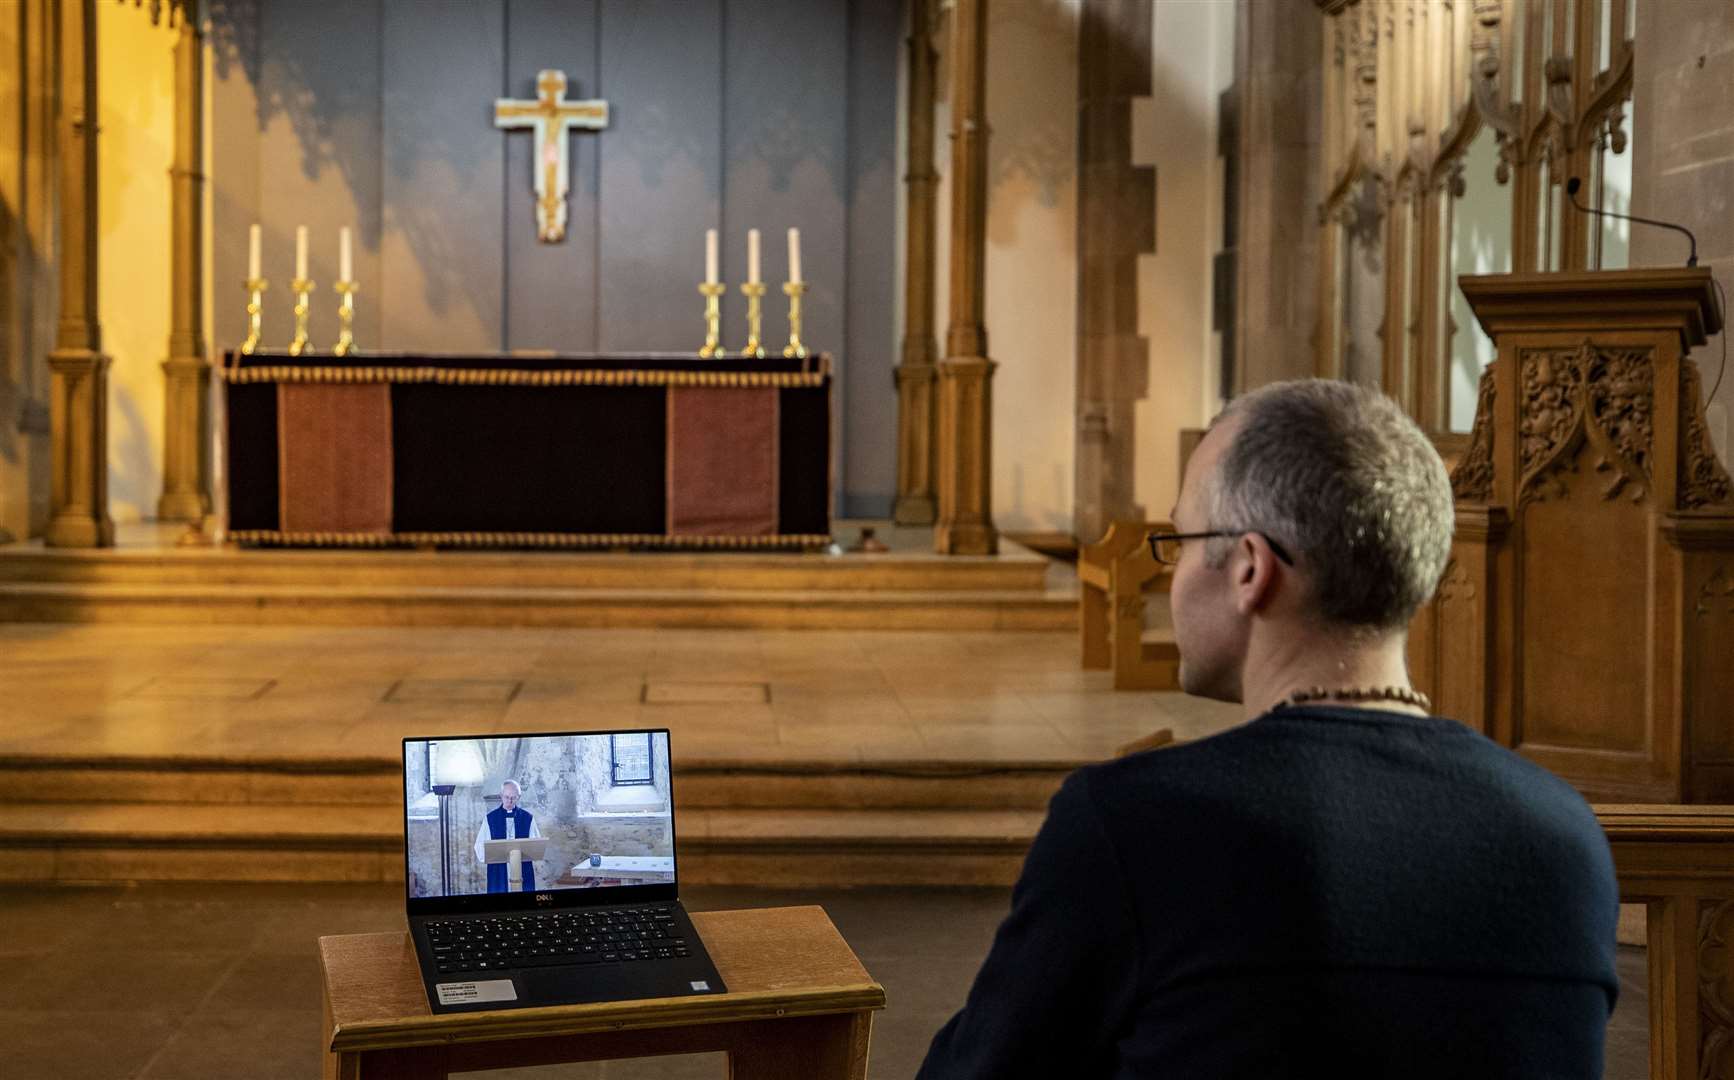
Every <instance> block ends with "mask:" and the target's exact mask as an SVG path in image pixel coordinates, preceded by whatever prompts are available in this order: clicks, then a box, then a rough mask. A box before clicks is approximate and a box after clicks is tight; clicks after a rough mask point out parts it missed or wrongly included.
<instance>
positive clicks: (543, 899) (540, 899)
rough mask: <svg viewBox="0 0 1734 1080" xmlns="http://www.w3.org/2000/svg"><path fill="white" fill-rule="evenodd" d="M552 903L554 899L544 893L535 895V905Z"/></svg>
mask: <svg viewBox="0 0 1734 1080" xmlns="http://www.w3.org/2000/svg"><path fill="white" fill-rule="evenodd" d="M553 902H554V898H553V897H552V896H550V895H548V894H547V893H545V892H539V893H537V894H536V903H538V904H552V903H553Z"/></svg>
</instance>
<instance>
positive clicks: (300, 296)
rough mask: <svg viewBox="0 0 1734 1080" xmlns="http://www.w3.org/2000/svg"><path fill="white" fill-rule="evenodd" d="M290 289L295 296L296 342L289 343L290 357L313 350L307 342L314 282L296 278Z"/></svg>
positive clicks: (290, 284)
mask: <svg viewBox="0 0 1734 1080" xmlns="http://www.w3.org/2000/svg"><path fill="white" fill-rule="evenodd" d="M289 289H290V291H292V292H293V293H294V294H295V340H294V341H291V342H290V343H289V355H290V356H300V355H301V354H302V353H305V352H311V351H312V350H313V346H312V345H311V344H310V343H309V342H308V340H307V311H308V307H307V297H308V294H310V293H312V292H313V281H312V280H311V279H310V278H296V279H295V280H294V281H291V282H290V283H289Z"/></svg>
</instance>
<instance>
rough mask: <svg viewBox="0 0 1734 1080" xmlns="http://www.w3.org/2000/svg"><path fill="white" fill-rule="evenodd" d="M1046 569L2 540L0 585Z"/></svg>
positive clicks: (695, 586) (806, 586) (939, 574)
mask: <svg viewBox="0 0 1734 1080" xmlns="http://www.w3.org/2000/svg"><path fill="white" fill-rule="evenodd" d="M1049 566H1050V564H1049V563H1048V561H1047V560H1046V559H1043V558H1041V557H1039V556H1037V555H1034V554H1032V553H1030V552H1027V551H1021V550H1020V551H1018V552H1017V553H1015V554H1007V555H999V556H983V557H972V556H938V555H932V554H925V553H911V552H899V553H896V554H887V555H841V556H825V555H811V554H793V553H788V554H778V553H751V552H727V551H722V552H702V553H691V552H635V553H631V554H624V553H620V554H616V553H608V552H559V551H534V552H466V551H439V552H412V551H276V550H268V551H259V550H233V549H228V548H216V549H208V548H207V549H197V548H193V549H183V548H172V547H171V548H166V549H162V548H145V549H132V550H128V549H108V550H76V549H55V548H44V547H41V546H40V545H10V546H5V547H0V583H11V584H36V585H202V586H206V587H215V586H248V587H255V586H296V585H298V586H303V587H309V586H332V585H367V586H371V587H375V588H395V589H408V588H429V587H440V586H444V587H465V588H478V589H601V590H616V591H618V590H638V589H658V590H703V591H708V592H727V591H735V590H745V591H749V592H778V591H796V592H822V591H836V590H847V591H851V592H877V591H885V590H889V591H894V592H895V591H904V592H907V591H929V590H941V591H951V592H956V591H966V592H1005V591H1011V592H1028V593H1036V594H1040V593H1042V592H1044V591H1045V590H1046V589H1047V587H1048V576H1049V574H1048V571H1049Z"/></svg>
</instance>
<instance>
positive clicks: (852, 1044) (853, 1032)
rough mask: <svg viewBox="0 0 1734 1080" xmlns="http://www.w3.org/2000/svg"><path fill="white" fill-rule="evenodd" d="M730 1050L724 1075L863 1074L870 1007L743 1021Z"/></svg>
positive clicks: (858, 1077) (800, 1078)
mask: <svg viewBox="0 0 1734 1080" xmlns="http://www.w3.org/2000/svg"><path fill="white" fill-rule="evenodd" d="M742 1026H743V1027H750V1028H751V1029H753V1030H751V1031H750V1032H742V1036H743V1037H742V1038H741V1039H740V1040H739V1041H738V1042H737V1043H736V1045H735V1047H734V1048H732V1049H731V1050H730V1051H729V1073H728V1075H729V1080H866V1077H867V1042H868V1039H869V1037H870V1036H871V1035H872V1032H873V1014H872V1013H870V1012H860V1013H842V1014H837V1015H833V1016H807V1017H796V1018H786V1019H782V1020H769V1021H760V1022H758V1023H754V1024H748V1025H742Z"/></svg>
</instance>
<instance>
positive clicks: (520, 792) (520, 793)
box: [500, 777, 524, 798]
mask: <svg viewBox="0 0 1734 1080" xmlns="http://www.w3.org/2000/svg"><path fill="white" fill-rule="evenodd" d="M507 784H510V785H512V786H513V787H515V788H517V789H518V797H519V798H523V796H524V785H523V784H520V783H518V782H517V781H516V780H513V779H511V778H510V777H508V778H506V779H504V780H501V781H500V790H501V791H504V790H506V785H507Z"/></svg>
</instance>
